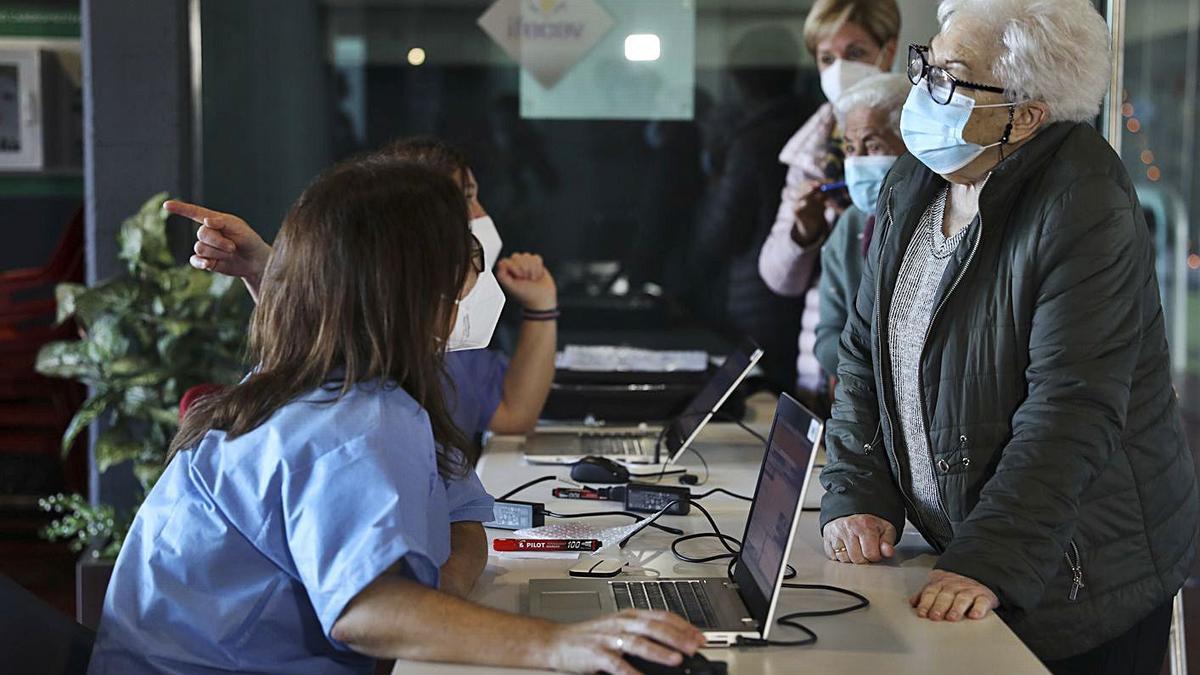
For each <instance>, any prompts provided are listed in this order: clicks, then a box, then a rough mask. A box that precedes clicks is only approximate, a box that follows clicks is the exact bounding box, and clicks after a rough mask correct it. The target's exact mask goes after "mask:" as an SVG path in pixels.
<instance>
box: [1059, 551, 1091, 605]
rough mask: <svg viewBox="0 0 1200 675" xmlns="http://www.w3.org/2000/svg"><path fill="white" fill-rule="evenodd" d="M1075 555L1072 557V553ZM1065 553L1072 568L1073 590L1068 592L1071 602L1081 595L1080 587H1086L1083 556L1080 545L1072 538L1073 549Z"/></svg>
mask: <svg viewBox="0 0 1200 675" xmlns="http://www.w3.org/2000/svg"><path fill="white" fill-rule="evenodd" d="M1072 553H1074V554H1075V557H1074V558H1072V557H1071V554H1072ZM1063 555H1065V556H1066V557H1067V565H1068V566H1069V567H1070V568H1071V592H1070V593H1068V594H1067V599H1068V600H1070V601H1071V602H1075V600H1076V599H1077V598H1078V597H1079V589H1081V588H1086V587H1087V585H1086V584H1084V583H1083V557H1082V556H1080V555H1079V547H1078V546H1076V545H1075V540H1074V539H1072V540H1071V549H1070V550H1069V551H1067V552H1065V553H1064V554H1063Z"/></svg>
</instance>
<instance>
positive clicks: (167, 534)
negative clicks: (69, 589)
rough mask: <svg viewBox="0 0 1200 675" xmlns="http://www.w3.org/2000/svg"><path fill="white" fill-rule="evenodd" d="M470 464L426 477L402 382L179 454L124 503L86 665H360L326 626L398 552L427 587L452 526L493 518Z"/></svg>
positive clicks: (257, 668) (366, 662)
mask: <svg viewBox="0 0 1200 675" xmlns="http://www.w3.org/2000/svg"><path fill="white" fill-rule="evenodd" d="M492 503H493V502H492V498H491V497H490V496H489V495H488V494H487V493H486V492H485V491H484V489H483V486H482V485H481V484H480V483H479V479H478V478H477V477H476V476H475V473H474V472H470V473H469V474H468V475H467V476H465V477H464V478H462V479H460V480H454V481H446V480H444V479H442V478H441V477H440V476H439V475H438V471H437V456H436V452H435V446H434V442H433V434H432V431H431V428H430V424H429V418H428V416H427V415H426V413H425V411H424V410H423V409H422V408H421V407H420V406H419V405H418V404H417V402H416V401H414V400H413V399H412V398H411V397H410V396H409V395H408V394H407V393H405V392H404V390H403V389H399V388H383V387H380V386H377V385H373V384H372V385H361V386H359V387H357V388H355V389H354V390H353V391H351V392H349V393H348V394H347V395H345V396H344V397H342V398H341V399H335V395H334V394H331V393H330V392H327V391H320V390H318V391H314V392H311V393H310V394H308V395H305V396H302V397H300V398H298V399H297V400H296V401H293V402H292V403H289V404H288V405H286V406H284V407H283V408H281V409H279V410H278V411H276V413H275V414H274V415H273V416H271V417H270V418H269V419H268V420H267V421H266V422H265V423H263V424H262V425H261V426H259V427H258V428H257V429H255V430H253V431H251V432H250V433H248V434H245V435H243V436H240V437H238V438H236V439H233V440H229V439H227V438H226V436H225V433H224V432H220V431H210V432H209V433H208V434H207V435H206V436H205V437H204V439H203V440H202V441H201V442H200V444H199V445H198V446H197V448H196V449H195V450H189V451H185V452H181V453H179V455H178V456H177V457H176V458H175V459H174V460H173V461H172V462H171V464H170V465H169V466H168V467H167V469H166V471H165V472H164V473H163V476H162V478H161V479H160V480H159V481H158V483H157V484H156V485H155V486H154V488H153V489H152V490H151V491H150V494H149V495H148V496H147V498H146V501H145V503H144V504H143V505H142V507H141V508H140V509H139V510H138V514H137V518H136V519H135V520H134V523H133V527H132V529H131V530H130V533H129V536H128V538H127V539H126V541H125V544H124V546H123V547H122V548H121V554H120V556H119V557H118V558H117V562H116V568H115V569H114V571H113V576H112V581H111V582H110V584H109V587H108V594H107V596H106V597H105V603H104V614H103V618H102V619H101V623H100V631H99V634H98V635H97V639H96V646H95V650H94V652H93V656H92V661H91V666H90V668H89V669H88V672H89V673H91V674H95V675H100V674H108V673H112V674H118V673H119V674H121V675H136V674H139V673H217V672H221V673H226V672H255V673H371V672H373V669H374V660H373V659H370V658H368V657H365V656H361V655H359V654H356V653H354V652H351V651H350V650H349V649H347V648H346V647H345V645H342V644H339V643H337V642H335V641H334V640H333V639H332V638H331V637H330V630H331V629H332V628H333V624H334V622H335V621H336V620H337V618H338V616H340V615H341V613H342V610H343V609H344V608H345V606H346V604H347V603H348V602H349V601H350V600H351V599H352V598H353V597H354V596H355V595H357V594H358V593H359V592H360V591H361V590H362V589H363V587H365V586H366V585H367V584H369V583H370V582H371V581H373V580H374V579H375V578H376V577H378V576H379V575H380V574H381V573H382V572H383V571H384V570H386V569H388V568H389V567H391V566H392V565H394V564H396V563H397V561H401V562H402V567H403V570H404V573H405V574H406V575H408V576H409V577H410V578H412V579H414V580H416V581H418V582H420V583H422V584H425V585H426V586H429V587H433V588H436V587H437V584H438V570H439V568H440V567H441V565H442V564H444V563H445V562H446V559H447V558H448V557H449V554H450V523H452V522H456V521H478V522H486V521H488V520H491V519H492Z"/></svg>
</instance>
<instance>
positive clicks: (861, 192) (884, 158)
mask: <svg viewBox="0 0 1200 675" xmlns="http://www.w3.org/2000/svg"><path fill="white" fill-rule="evenodd" d="M895 163H896V156H895V155H863V156H861V157H847V158H846V188H847V189H848V190H850V201H852V202H854V206H855V207H856V208H858V210H860V211H862V212H863V213H865V214H867V215H868V216H873V215H875V205H876V204H877V203H878V202H879V191H880V190H881V189H883V179H884V178H886V177H887V173H888V171H890V170H891V168H892V165H893V164H895Z"/></svg>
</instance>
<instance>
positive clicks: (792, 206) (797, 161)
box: [758, 103, 837, 298]
mask: <svg viewBox="0 0 1200 675" xmlns="http://www.w3.org/2000/svg"><path fill="white" fill-rule="evenodd" d="M836 125H837V118H836V117H835V116H834V113H833V106H832V105H830V104H829V103H826V104H825V105H823V106H821V107H820V108H818V109H817V112H815V113H813V116H812V117H810V118H808V121H807V122H805V123H804V126H802V127H800V130H799V131H797V132H796V135H795V136H792V140H790V141H788V143H787V145H785V146H784V147H783V151H782V152H780V153H779V161H780V162H782V163H784V164H786V165H788V167H789V168H788V173H787V183H786V185H785V186H784V188H783V194H782V195H781V198H780V204H779V212H778V214H777V215H776V216H775V225H774V226H773V227H772V228H771V234H770V236H768V237H767V241H766V243H765V244H763V247H762V251H761V252H760V253H759V256H758V273H759V275H760V276H762V279H763V282H765V283H766V284H767V287H768V288H770V289H771V290H772V291H774V292H775V293H778V294H779V295H783V296H786V297H789V298H798V297H800V296H802V295H804V294H805V293H806V292H807V291H808V290H809V289H810V288H812V287H813V285H814V284H815V281H816V279H815V278H814V272H815V271H816V269H817V264H818V262H819V261H820V257H821V247H820V245H815V246H810V247H808V248H806V249H804V248H800V245H799V244H797V243H796V242H795V241H794V240H793V239H792V227H793V226H794V225H795V222H796V217H795V212H796V199H795V198H794V197H793V193H794V192H795V189H796V188H797V187H798V186H799V185H800V184H801V183H803V182H805V181H810V180H824V179H825V166H824V162H825V155H826V153H827V145H828V143H829V136H830V134H832V133H833V129H834V127H835V126H836ZM825 218H826V220H828V221H829V225H830V226H831V227H832V226H833V224H834V223H835V222H837V212H836V211H835V210H833V209H829V210H827V211H826V212H825Z"/></svg>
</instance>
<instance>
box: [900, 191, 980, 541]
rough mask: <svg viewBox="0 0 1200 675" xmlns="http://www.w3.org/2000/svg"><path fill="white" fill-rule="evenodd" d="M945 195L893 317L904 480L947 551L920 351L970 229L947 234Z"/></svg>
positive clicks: (910, 255)
mask: <svg viewBox="0 0 1200 675" xmlns="http://www.w3.org/2000/svg"><path fill="white" fill-rule="evenodd" d="M946 194H947V193H946V192H945V191H943V192H942V193H941V194H940V195H939V196H938V197H937V198H936V199H934V200H933V202H932V203H931V204H930V205H929V208H927V209H926V210H925V213H924V215H922V216H921V222H920V224H919V225H918V226H917V230H916V233H915V234H914V235H913V238H912V241H911V242H910V243H909V245H908V249H907V250H906V252H905V254H904V262H903V263H902V264H901V266H900V275H899V278H898V279H897V280H896V289H895V293H894V295H893V296H892V308H891V313H890V315H889V318H888V346H889V348H890V352H889V353H890V356H891V361H892V388H893V394H894V395H895V400H896V407H897V410H899V413H900V430H901V432H902V433H903V434H904V445H905V447H906V448H907V450H908V462H907V463H906V464H907V474H908V475H906V476H901V477H900V480H902V481H904V482H905V483H906V485H905V488H906V492H908V493H909V494H911V495H912V496H913V500H914V502H915V504H914V506H915V507H916V510H917V517H918V518H919V519H920V521H921V524H922V525H923V526H924V529H925V531H927V532H929V533H930V535H931V536H932V537H933V538H934V540H935V541H934V543H936V544H937V545H939V546H941V547H943V548H944V547H945V546H947V545H948V544H949V543H950V538H951V535H952V532H951V529H950V521H949V519H948V518H947V517H946V514H945V512H944V511H943V509H942V505H941V500H940V498H939V496H938V484H937V476H936V475H935V474H934V467H933V455H932V454H931V453H930V449H929V436H928V435H927V434H926V433H925V432H926V429H925V411H924V408H923V405H924V404H923V402H922V398H921V390H920V381H919V375H920V372H921V353H922V352H923V351H924V349H925V336H926V334H927V333H928V331H929V323H930V320H931V319H932V315H933V311H934V307H935V303H936V302H937V295H938V287H939V286H940V285H941V283H942V276H943V275H944V274H945V272H946V265H947V263H949V262H950V257H951V256H953V255H954V251H955V249H956V248H957V247H958V245H959V244H960V243H961V241H962V239H963V234H964V233H966V231H967V230H966V228H964V229H963V230H961V231H960V232H958V233H957V234H955V235H954V237H952V238H951V239H949V240H947V239H946V237H945V235H944V234H943V233H942V217H943V214H944V213H945V208H946Z"/></svg>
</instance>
